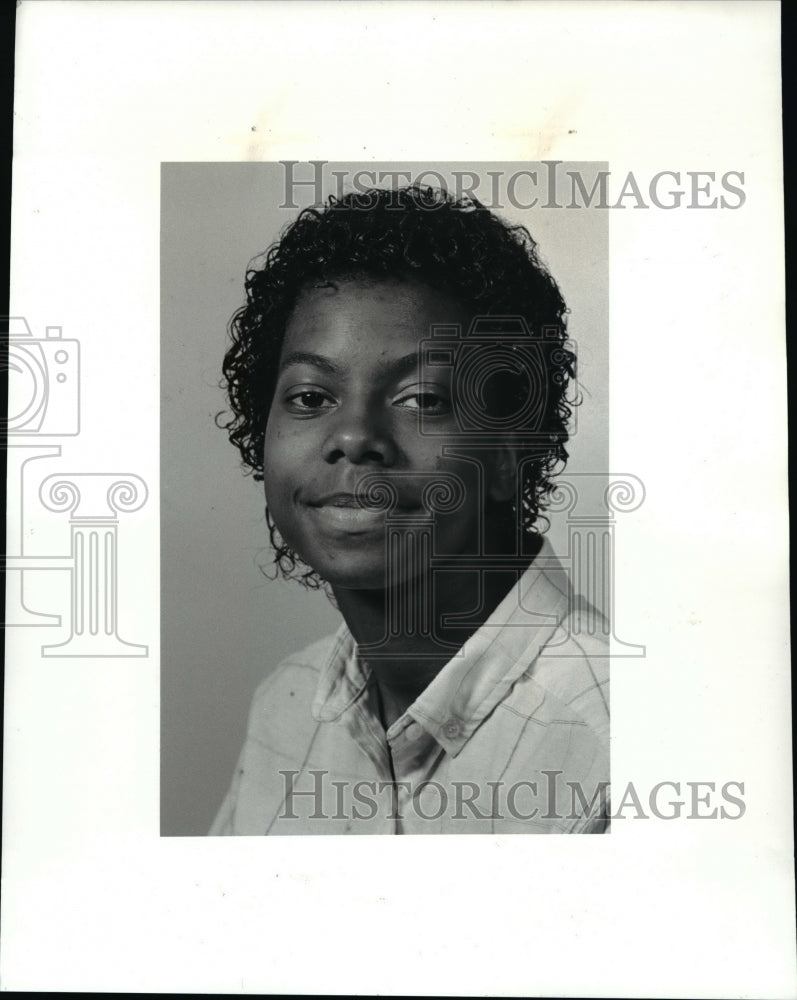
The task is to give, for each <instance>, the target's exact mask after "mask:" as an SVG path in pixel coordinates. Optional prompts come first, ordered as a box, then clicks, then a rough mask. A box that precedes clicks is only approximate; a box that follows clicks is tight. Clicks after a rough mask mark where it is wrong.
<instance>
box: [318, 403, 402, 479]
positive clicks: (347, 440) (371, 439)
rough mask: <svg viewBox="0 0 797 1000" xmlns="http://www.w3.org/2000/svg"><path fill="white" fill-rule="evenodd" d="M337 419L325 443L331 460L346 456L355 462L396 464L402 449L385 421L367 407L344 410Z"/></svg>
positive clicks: (325, 452) (358, 463)
mask: <svg viewBox="0 0 797 1000" xmlns="http://www.w3.org/2000/svg"><path fill="white" fill-rule="evenodd" d="M334 421H335V422H334V425H333V426H332V428H331V430H330V434H329V437H328V438H327V440H326V442H325V444H324V458H325V460H326V461H327V462H330V463H335V462H339V461H340V460H341V459H343V458H345V459H347V460H348V461H349V462H351V463H352V464H353V465H362V464H363V463H368V462H372V463H374V464H376V465H393V464H394V462H395V461H396V456H397V451H398V449H397V448H396V444H395V442H394V440H393V436H392V434H391V432H390V429H389V427H388V426H387V424H386V422H385V421H380V420H379V419H378V418H377V417H376V416H375V415H374V414H373V413H372V412H369V411H368V410H366V409H356V410H355V409H348V410H346V411H341V412H340V413H339V414H337V415H336V417H335V418H334Z"/></svg>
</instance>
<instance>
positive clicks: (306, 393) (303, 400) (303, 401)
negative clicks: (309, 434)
mask: <svg viewBox="0 0 797 1000" xmlns="http://www.w3.org/2000/svg"><path fill="white" fill-rule="evenodd" d="M286 403H287V404H288V407H289V408H290V409H292V410H294V411H295V412H297V413H311V412H313V411H315V410H326V409H329V407H330V406H332V400H331V399H330V398H329V396H328V395H327V394H326V393H325V392H321V391H320V390H318V389H302V391H301V392H292V393H290V394H289V395H288V396H287V397H286Z"/></svg>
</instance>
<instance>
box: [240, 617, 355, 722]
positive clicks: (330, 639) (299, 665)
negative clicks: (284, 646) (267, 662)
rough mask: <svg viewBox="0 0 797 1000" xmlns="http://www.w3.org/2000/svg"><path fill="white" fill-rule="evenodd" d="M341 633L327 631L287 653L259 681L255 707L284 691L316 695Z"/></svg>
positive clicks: (291, 694)
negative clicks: (320, 636)
mask: <svg viewBox="0 0 797 1000" xmlns="http://www.w3.org/2000/svg"><path fill="white" fill-rule="evenodd" d="M338 635H339V633H337V632H334V633H332V634H331V635H326V636H324V637H323V638H322V639H317V640H316V641H315V642H311V643H310V644H309V645H307V646H305V647H304V648H303V649H300V650H298V651H297V652H295V653H291V654H290V655H289V656H286V657H285V659H284V660H282V661H281V662H280V663H279V664H278V665H277V666H276V667H275V669H274V670H272V671H271V672H270V673H269V674H268V676H267V677H265V678H264V679H263V680H262V681H261V682H260V684H259V685H258V687H257V689H256V691H255V695H254V699H253V707H255V706H257V705H259V704H262V703H263V701H264V700H268V701H272V700H273V699H274V697H275V696H276V697H279V696H280V695H281V694H283V693H284V694H285V695H286V697H288V698H298V699H299V700H303V699H305V698H308V697H309V698H310V699H312V697H313V695H314V694H315V690H316V687H317V685H318V678H319V675H320V673H321V670H322V668H323V667H324V665H325V664H326V663H327V661H328V660H329V657H330V655H331V653H332V650H333V649H334V646H335V643H336V642H337V641H338Z"/></svg>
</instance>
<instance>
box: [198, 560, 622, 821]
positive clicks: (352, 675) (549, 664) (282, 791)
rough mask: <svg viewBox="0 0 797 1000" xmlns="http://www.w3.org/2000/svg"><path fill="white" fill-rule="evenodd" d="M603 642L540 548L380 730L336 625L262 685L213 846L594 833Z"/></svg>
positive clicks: (369, 684) (605, 663)
mask: <svg viewBox="0 0 797 1000" xmlns="http://www.w3.org/2000/svg"><path fill="white" fill-rule="evenodd" d="M609 631H610V630H609V625H608V623H607V622H606V620H605V619H604V618H602V617H601V616H600V615H598V614H597V613H596V612H595V609H594V608H592V607H590V606H589V605H587V604H586V603H585V602H584V601H583V600H582V599H580V598H578V597H575V596H574V595H573V593H572V591H571V589H570V586H569V582H568V578H567V573H566V572H565V570H564V569H563V568H562V566H561V564H560V563H559V561H558V560H557V559H556V557H555V556H554V555H553V553H552V551H551V549H550V545H549V543H548V542H547V540H546V541H545V542H544V543H543V547H542V549H541V551H540V553H539V554H538V555H537V557H536V558H535V560H534V562H533V563H532V564H531V566H529V568H528V569H527V570H526V571H525V572H524V573H523V575H522V576H521V577H520V579H519V580H518V583H517V585H516V586H514V587H513V588H512V589H511V590H510V592H509V593H508V594H507V595H506V597H505V598H504V600H503V601H502V602H501V603H500V604H499V605H498V607H497V608H496V609H495V611H494V612H493V614H492V615H490V617H489V618H488V619H487V621H486V622H485V623H484V625H482V626H481V627H480V628H479V629H478V630H477V631H476V632H475V633H474V634H473V635H472V636H471V637H470V638H469V639H468V640H467V642H465V644H464V645H463V646H462V648H461V649H460V650H459V652H458V653H457V654H456V655H455V656H453V657H452V659H451V660H450V661H449V662H448V663H447V664H446V665H445V666H444V667H443V669H442V670H441V671H440V672H439V673H438V674H437V676H436V677H435V678H434V680H432V682H431V683H430V684H429V685H428V687H427V688H426V689H425V690H424V691H423V692H422V693H421V694H420V696H419V697H418V698H417V699H416V700H415V701H414V702H413V704H412V705H410V707H409V708H408V709H407V711H406V712H405V713H404V714H403V715H402V716H401V718H399V719H397V720H396V722H394V723H393V724H392V725H391V726H390V728H389V729H388V730H387V732H385V730H384V728H383V727H382V725H381V723H380V721H379V715H378V711H377V702H376V692H375V690H374V681H373V678H372V675H371V673H370V670H369V669H368V667H367V666H365V665H364V664H363V663H362V662H361V660H360V659H359V657H358V656H357V648H356V644H355V642H354V640H353V638H352V636H351V633H350V632H349V630H348V629H347V628H346V627H345V625H344V626H341V628H340V629H339V630H338V632H337V633H336V634H335V635H334V636H330V637H328V638H326V639H323V640H321V641H320V642H316V643H314V644H313V645H311V646H308V647H307V648H306V649H304V650H302V651H301V652H299V653H297V654H295V655H294V656H290V657H289V658H288V659H287V660H285V661H284V662H283V663H282V664H280V666H279V667H278V668H277V669H276V670H275V671H274V672H273V673H272V674H271V675H270V676H269V677H268V678H267V679H266V680H265V681H264V682H263V684H261V686H260V687H259V688H258V690H257V693H256V694H255V698H254V702H253V705H252V709H251V713H250V718H249V728H248V733H247V738H246V742H245V744H244V747H243V750H242V752H241V756H240V759H239V762H238V766H237V769H236V772H235V775H234V777H233V781H232V785H231V788H230V790H229V792H228V794H227V797H226V798H225V800H224V803H223V805H222V807H221V810H220V811H219V814H218V816H217V818H216V821H215V823H214V824H213V827H212V828H211V831H210V833H211V835H221V834H224V835H251V836H257V835H263V834H321V833H325V834H348V833H371V834H377V833H405V834H415V833H418V834H420V833H445V834H451V833H603V832H605V831H606V830H607V829H608V818H607V817H608V814H609V658H608V657H609Z"/></svg>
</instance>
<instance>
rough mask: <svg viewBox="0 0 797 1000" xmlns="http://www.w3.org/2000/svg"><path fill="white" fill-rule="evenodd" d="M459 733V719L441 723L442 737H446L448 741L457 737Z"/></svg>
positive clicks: (460, 728)
mask: <svg viewBox="0 0 797 1000" xmlns="http://www.w3.org/2000/svg"><path fill="white" fill-rule="evenodd" d="M461 731H462V726H461V724H460V721H459V719H449V720H448V722H444V723H443V736H447V737H448V738H449V739H450V740H453V739H455V738H456V737H457V736H459V734H460V732H461Z"/></svg>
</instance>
